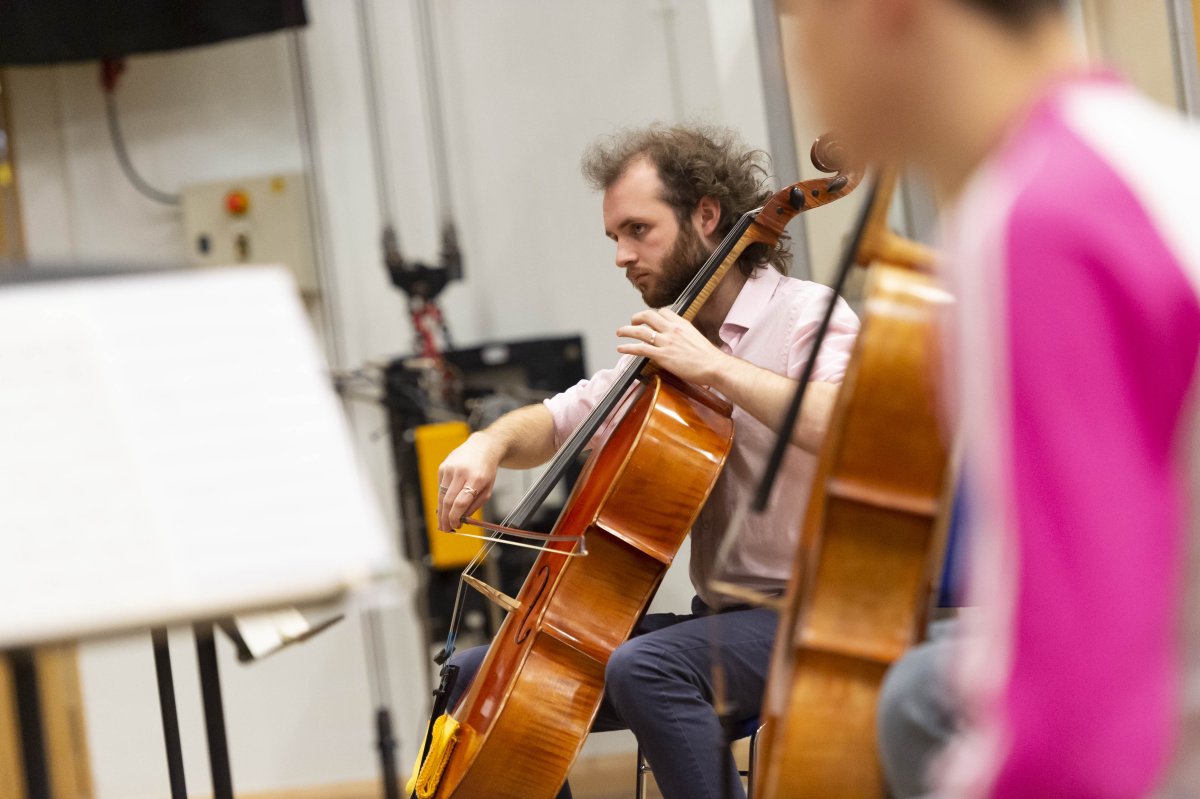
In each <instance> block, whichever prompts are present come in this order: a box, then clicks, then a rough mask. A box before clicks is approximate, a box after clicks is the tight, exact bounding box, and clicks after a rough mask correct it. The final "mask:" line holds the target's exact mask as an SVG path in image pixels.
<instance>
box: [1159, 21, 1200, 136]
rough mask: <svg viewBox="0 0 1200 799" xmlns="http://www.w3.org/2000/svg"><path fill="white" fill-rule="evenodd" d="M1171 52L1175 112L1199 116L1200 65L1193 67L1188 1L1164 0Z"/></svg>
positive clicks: (1193, 44)
mask: <svg viewBox="0 0 1200 799" xmlns="http://www.w3.org/2000/svg"><path fill="white" fill-rule="evenodd" d="M1167 14H1168V21H1169V23H1170V26H1171V52H1172V55H1173V56H1174V62H1175V96H1176V99H1177V102H1178V103H1179V110H1180V111H1183V112H1184V113H1185V114H1187V115H1188V116H1191V117H1200V66H1198V65H1197V54H1196V48H1197V44H1198V42H1197V40H1196V27H1197V24H1198V22H1197V20H1196V19H1195V16H1194V15H1193V13H1192V4H1191V3H1190V2H1189V0H1167Z"/></svg>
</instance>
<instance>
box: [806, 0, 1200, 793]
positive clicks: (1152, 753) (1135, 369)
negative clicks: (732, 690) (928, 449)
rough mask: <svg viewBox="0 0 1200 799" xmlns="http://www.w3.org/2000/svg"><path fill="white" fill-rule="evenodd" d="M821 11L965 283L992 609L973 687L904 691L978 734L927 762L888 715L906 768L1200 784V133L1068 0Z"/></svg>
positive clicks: (1021, 782) (1045, 783)
mask: <svg viewBox="0 0 1200 799" xmlns="http://www.w3.org/2000/svg"><path fill="white" fill-rule="evenodd" d="M798 5H799V7H800V9H801V25H800V30H801V32H800V34H799V35H800V37H801V38H802V40H803V41H801V42H799V43H798V44H799V45H800V49H801V51H802V52H803V53H805V54H807V57H808V61H807V62H806V64H805V69H806V72H807V75H806V77H807V80H808V89H809V90H810V91H811V93H812V96H813V97H814V101H815V103H816V105H817V110H818V112H819V114H820V115H822V116H823V117H824V118H823V119H822V122H823V123H826V124H828V125H830V127H831V128H832V129H835V130H838V131H839V132H840V133H842V134H843V135H844V136H845V137H846V140H847V146H848V147H853V148H857V152H858V154H860V155H862V156H864V157H867V158H869V159H871V160H873V161H876V162H883V161H887V162H892V163H904V164H907V165H909V166H911V167H914V168H915V169H917V170H918V171H920V172H923V173H925V174H926V175H927V176H928V177H930V178H931V179H932V180H933V181H934V183H935V184H936V186H937V188H938V190H939V194H940V199H941V200H942V201H943V202H944V203H945V207H946V213H945V216H944V220H943V236H942V242H941V245H942V248H943V270H944V273H945V276H946V279H947V282H948V283H949V284H950V286H951V288H953V289H954V291H955V293H956V294H957V296H958V309H957V311H956V313H955V318H954V319H953V321H952V322H950V323H949V324H948V325H947V329H946V336H945V338H946V343H947V347H948V349H949V350H950V351H951V352H953V353H954V354H955V357H954V358H953V361H952V363H953V366H952V367H951V369H950V370H949V372H950V373H949V374H948V375H947V377H946V382H947V388H948V392H947V393H948V396H949V397H952V398H954V399H953V400H952V401H951V403H950V404H951V408H952V411H953V414H954V416H955V417H956V418H957V419H958V421H959V422H960V423H961V424H962V430H963V434H964V438H965V442H964V443H965V445H966V472H965V474H966V475H967V479H968V480H969V482H968V484H967V486H966V494H967V497H968V504H969V506H970V509H971V513H970V519H969V529H968V538H969V540H970V542H971V546H972V548H973V554H972V558H971V560H972V564H971V569H970V573H969V583H970V591H971V604H974V605H978V606H979V611H980V617H979V622H978V624H971V625H969V626H970V627H971V628H972V629H971V631H970V632H969V633H968V634H964V635H963V636H962V637H961V639H960V641H959V643H958V646H957V648H956V649H955V652H954V653H955V656H954V657H953V658H952V659H951V660H952V663H953V666H952V669H951V671H953V673H954V679H953V684H954V686H955V689H956V691H955V694H954V695H953V697H952V696H951V695H950V694H948V693H947V691H945V690H941V691H939V690H930V684H929V683H928V682H922V681H921V680H915V681H914V680H909V683H910V685H911V686H912V689H913V690H912V691H911V692H910V693H909V694H908V696H907V697H905V695H904V692H903V691H899V692H897V691H893V692H892V694H891V696H890V698H889V696H888V695H887V693H886V692H885V697H884V704H885V707H883V708H882V710H881V712H882V713H883V714H884V715H886V714H887V713H889V712H890V713H899V714H900V715H901V716H903V715H904V714H905V713H908V714H909V715H910V717H911V719H912V721H913V724H912V728H911V729H912V732H913V734H914V736H918V737H920V736H922V735H924V736H925V737H926V739H927V740H926V744H927V745H928V746H932V745H933V743H935V742H936V739H937V737H938V735H939V734H941V733H944V732H946V731H947V730H948V728H949V727H950V726H956V727H957V728H958V730H957V733H956V735H955V737H954V740H953V742H952V743H951V745H950V746H949V747H948V748H947V749H946V751H944V752H942V753H941V754H939V755H938V756H936V757H929V756H928V755H929V752H928V751H925V752H923V753H922V752H910V756H909V758H908V762H907V763H906V762H904V761H903V760H900V761H897V759H896V758H895V753H896V748H897V746H898V742H897V741H896V740H894V739H893V740H889V737H888V733H891V734H893V735H894V734H895V733H896V732H897V731H898V730H900V729H901V728H902V725H893V726H892V727H890V728H889V727H888V725H886V724H883V725H881V727H883V728H884V732H885V735H884V737H883V740H882V741H881V748H882V750H883V751H882V759H883V761H884V763H885V765H886V766H887V772H888V776H889V779H890V780H891V781H892V784H893V785H894V786H897V782H898V780H897V776H899V777H901V778H902V779H901V780H899V781H900V782H903V781H905V780H907V782H908V783H909V784H908V785H906V786H899V787H897V791H896V792H897V793H898V794H901V795H913V794H914V789H913V788H912V786H911V782H912V780H911V777H912V775H911V774H908V775H904V774H902V773H900V772H903V771H904V769H905V768H906V767H907V768H909V769H912V768H921V767H923V766H925V765H926V764H932V767H931V768H930V769H928V771H927V774H928V775H929V776H928V781H927V782H926V786H925V788H924V790H928V791H929V792H930V794H931V795H940V796H952V797H968V796H990V797H1021V798H1022V799H1026V798H1027V797H1056V799H1070V798H1071V797H1089V799H1097V798H1098V797H1140V796H1148V795H1155V796H1196V795H1200V777H1198V775H1197V774H1196V770H1197V769H1198V768H1200V749H1198V748H1197V746H1196V741H1195V740H1193V736H1194V735H1195V734H1196V733H1195V727H1196V726H1197V725H1196V722H1197V719H1196V718H1195V717H1196V716H1197V710H1196V708H1195V705H1196V704H1197V702H1196V699H1195V696H1196V694H1197V691H1196V690H1195V685H1196V680H1195V675H1196V672H1197V671H1200V670H1197V669H1196V668H1193V666H1194V664H1196V662H1197V659H1196V657H1195V648H1196V646H1197V645H1198V644H1200V628H1198V625H1197V617H1198V615H1200V614H1198V612H1197V610H1198V608H1197V604H1196V602H1195V601H1193V600H1194V597H1193V596H1192V595H1191V592H1192V591H1193V590H1194V588H1195V587H1197V586H1200V583H1198V582H1197V579H1196V578H1197V571H1198V569H1197V557H1196V550H1197V541H1196V539H1195V537H1194V535H1193V533H1192V531H1193V529H1194V520H1195V514H1194V509H1193V508H1191V507H1190V506H1189V499H1190V497H1189V493H1190V492H1189V486H1190V485H1192V486H1194V485H1195V484H1196V483H1195V478H1194V475H1195V474H1196V468H1195V463H1194V461H1195V456H1194V450H1193V447H1192V443H1193V442H1192V439H1191V433H1192V431H1193V430H1194V428H1195V420H1196V418H1197V395H1198V394H1200V392H1198V390H1197V388H1198V387H1197V382H1198V380H1197V372H1198V357H1197V352H1198V349H1200V297H1198V294H1200V223H1198V221H1197V213H1198V212H1200V134H1198V132H1197V130H1196V129H1195V128H1194V127H1191V126H1189V125H1188V124H1186V123H1185V122H1184V121H1183V120H1182V119H1181V118H1180V117H1179V116H1178V115H1177V114H1175V113H1173V112H1172V111H1170V110H1167V109H1164V108H1161V107H1159V106H1157V105H1155V104H1154V103H1152V102H1150V101H1149V100H1147V99H1146V98H1144V97H1142V96H1141V95H1140V94H1138V92H1136V91H1134V90H1133V89H1131V88H1129V87H1128V86H1127V85H1125V84H1124V83H1123V82H1122V81H1121V79H1120V78H1118V77H1116V76H1114V75H1112V74H1108V73H1105V72H1095V71H1089V69H1088V67H1087V66H1086V64H1085V62H1084V59H1083V57H1082V55H1081V51H1080V49H1079V48H1078V46H1077V44H1076V39H1075V36H1074V35H1073V32H1072V30H1071V26H1070V24H1069V20H1068V18H1067V15H1066V13H1065V0H804V1H803V2H801V3H799V4H798ZM1163 46H1166V43H1165V42H1164V43H1163ZM922 654H923V653H922V652H920V651H918V652H917V653H916V657H921V656H922ZM944 664H945V661H944V659H943V661H942V663H941V664H939V665H938V666H937V668H932V669H929V670H928V672H927V674H928V677H927V679H928V680H939V679H942V678H941V677H940V676H939V673H938V672H939V671H943V670H944ZM903 667H904V665H903V664H902V665H901V668H903ZM893 687H894V686H893ZM889 701H890V702H893V703H895V706H893V707H891V708H889V707H887V706H886V705H887V703H888V702H889ZM905 702H907V703H908V704H909V707H908V708H907V709H905V708H904V707H903V705H904V703H905ZM897 707H899V708H900V709H899V710H897ZM948 708H949V709H951V710H952V713H953V716H954V717H955V720H954V723H953V725H948V724H947V714H946V711H947V709H948ZM922 718H924V719H926V720H932V721H933V722H934V724H933V726H930V725H926V726H925V727H924V728H922V723H921V719H922ZM893 720H894V719H893ZM938 724H940V725H942V726H941V733H939V731H938V730H934V729H933V727H934V726H937V725H938ZM931 731H932V733H934V734H932V735H931ZM902 743H903V742H899V744H901V745H902ZM1189 769H1190V770H1191V773H1189Z"/></svg>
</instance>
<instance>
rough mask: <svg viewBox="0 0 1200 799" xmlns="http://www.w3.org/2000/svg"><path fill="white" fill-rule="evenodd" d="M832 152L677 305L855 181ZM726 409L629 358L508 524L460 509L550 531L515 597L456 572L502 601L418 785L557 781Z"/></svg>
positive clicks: (692, 302) (455, 793)
mask: <svg viewBox="0 0 1200 799" xmlns="http://www.w3.org/2000/svg"><path fill="white" fill-rule="evenodd" d="M841 152H842V151H841V148H840V146H838V145H837V143H836V142H833V141H831V140H829V139H827V138H823V139H818V141H817V143H816V144H815V145H814V146H813V161H814V163H815V164H816V165H817V166H818V168H821V169H822V171H824V172H835V171H836V172H838V174H837V175H835V176H833V177H825V178H817V179H814V180H808V181H803V182H800V183H797V184H794V185H792V186H789V187H788V188H786V189H783V190H782V191H779V192H777V193H776V194H774V195H773V196H772V197H771V198H770V199H769V200H768V201H767V203H766V204H765V205H764V206H763V207H762V208H760V209H755V210H753V211H749V212H747V213H746V214H744V215H743V216H742V217H741V218H740V219H739V220H738V221H737V223H736V224H735V225H734V227H733V229H732V230H731V231H730V232H729V234H728V235H727V236H726V237H725V240H724V241H722V242H721V244H720V245H719V246H718V248H717V250H716V251H715V252H714V253H713V254H712V256H710V257H709V258H708V260H707V261H706V262H705V263H704V265H703V266H702V267H701V268H700V270H699V271H698V273H697V274H696V276H695V278H694V279H693V280H692V281H691V283H689V285H688V287H687V288H686V289H685V290H684V292H683V294H682V295H681V296H680V298H679V299H678V301H677V302H676V303H675V305H674V306H673V310H675V312H676V313H679V314H680V315H681V316H683V317H684V318H685V319H688V320H691V319H692V318H694V317H695V315H696V314H697V313H698V312H699V311H700V309H701V308H702V307H703V304H704V303H705V301H706V300H707V299H708V297H709V296H710V295H711V293H712V292H713V290H714V289H715V288H716V286H717V285H718V284H719V283H720V281H721V280H722V279H723V278H724V277H725V275H726V274H727V273H728V271H729V270H730V269H731V268H732V267H733V266H734V264H735V263H736V262H737V261H738V259H739V258H740V257H741V256H742V255H743V254H744V253H746V251H747V248H749V247H752V246H760V247H762V248H764V249H765V248H770V247H775V246H776V245H777V244H778V242H779V240H780V238H781V237H782V236H783V233H784V229H785V228H786V226H787V223H788V222H789V221H790V220H791V219H792V218H793V217H794V216H795V215H796V214H798V213H800V212H801V211H805V210H809V209H812V208H816V207H819V206H821V205H825V204H826V203H829V202H832V201H834V200H837V199H840V198H841V197H844V196H846V195H847V194H849V193H850V192H851V191H853V190H854V188H855V187H856V186H857V185H858V183H859V181H860V180H861V179H862V172H861V171H858V170H849V171H843V170H842V169H841V166H842V164H841V163H840V156H841ZM731 411H732V408H731V406H730V405H729V404H728V402H726V401H725V400H724V399H723V398H721V397H719V396H718V395H716V394H713V393H711V392H709V391H708V390H707V389H705V388H702V387H699V386H695V385H692V384H689V383H686V382H684V381H681V380H679V379H678V378H676V377H674V376H673V375H671V374H669V373H666V372H664V371H661V370H659V369H657V368H655V367H654V366H653V365H652V364H650V363H649V361H648V359H646V358H635V359H632V360H630V361H629V362H628V363H627V365H626V366H625V367H624V368H623V369H622V372H621V374H620V377H619V378H618V379H617V381H616V383H615V384H614V386H613V388H612V389H611V390H610V391H609V392H608V393H607V394H606V395H605V397H604V398H603V400H602V401H601V402H600V403H599V404H598V405H597V406H596V408H595V409H594V410H593V411H592V412H591V413H590V414H589V415H588V417H587V418H586V419H585V420H584V421H583V422H582V423H581V425H580V426H579V428H578V429H577V430H575V432H573V433H572V434H571V436H570V437H569V438H568V439H567V441H566V442H564V444H563V446H562V447H561V448H560V449H559V451H558V453H556V455H555V456H554V458H553V459H552V460H551V462H550V465H549V468H548V470H547V472H546V474H545V476H543V477H542V478H541V479H540V480H539V481H538V482H537V483H536V484H535V485H534V486H533V487H532V488H531V489H530V491H529V492H528V493H527V494H526V496H525V497H524V498H523V499H522V500H521V502H520V504H519V505H518V506H517V508H516V509H515V510H514V511H513V513H512V514H510V515H509V517H508V518H507V519H505V521H504V523H503V524H502V525H489V524H486V523H480V522H478V521H477V520H473V519H464V520H463V522H464V523H465V524H468V525H474V526H480V527H484V528H485V529H488V530H491V531H492V535H493V541H496V540H497V539H500V538H503V537H509V536H511V537H518V538H524V539H526V540H541V541H542V542H543V546H542V547H539V548H540V549H541V553H540V554H539V556H538V558H537V560H536V561H535V562H534V565H533V567H532V569H531V570H530V573H529V575H528V576H527V578H526V580H525V583H524V585H523V586H522V588H521V590H520V592H519V593H518V594H517V596H516V597H515V598H514V597H508V596H505V595H504V594H503V593H501V592H500V591H498V590H497V589H495V588H491V587H489V586H486V585H483V584H481V583H480V582H479V581H478V580H476V579H475V578H474V577H473V576H471V575H470V572H471V571H473V567H474V565H476V564H472V566H471V567H468V570H467V572H464V578H463V583H462V584H460V597H461V591H462V588H463V586H464V585H469V586H471V587H474V588H477V589H479V590H482V591H483V592H484V593H485V594H487V595H488V596H489V597H491V598H492V599H494V600H496V601H497V602H499V603H500V604H501V606H502V607H503V608H504V609H505V610H506V611H507V616H506V618H505V620H504V622H503V623H502V625H501V626H500V629H499V631H498V632H497V634H496V637H495V639H494V640H493V642H492V644H491V646H490V648H489V650H488V653H487V656H486V658H485V660H484V661H483V664H482V666H481V667H480V670H479V672H478V674H477V676H476V678H475V680H474V682H473V683H472V685H471V687H470V689H469V690H468V691H467V693H466V694H465V695H464V696H463V697H462V699H461V700H460V702H459V704H458V706H457V707H456V708H453V709H450V712H448V713H443V712H442V711H443V710H445V697H446V695H447V694H448V692H449V686H448V682H449V681H451V680H453V679H454V678H455V674H454V672H453V667H452V666H450V665H446V666H444V667H443V670H442V678H443V679H442V684H441V685H440V686H439V688H438V690H437V691H436V692H435V703H434V712H433V719H432V720H431V724H430V727H429V729H428V730H427V733H426V738H425V746H424V747H423V751H422V753H421V756H420V758H419V769H418V770H417V771H416V773H415V774H414V777H413V779H412V780H411V781H410V783H409V787H408V792H409V793H410V794H411V795H412V796H414V797H418V799H549V797H552V796H554V794H555V793H556V792H557V791H558V790H559V788H560V787H561V786H562V784H563V782H564V781H565V780H566V778H567V774H568V772H569V771H570V768H571V765H572V763H573V762H574V760H575V758H576V756H577V755H578V753H579V750H580V748H581V747H582V746H583V742H584V740H585V738H586V737H587V733H588V730H589V729H590V727H591V725H592V721H593V719H594V718H595V715H596V713H597V711H598V710H599V707H600V701H601V699H602V696H603V690H604V669H605V665H606V664H607V662H608V659H609V656H610V655H611V653H612V651H613V650H614V649H616V647H617V646H619V645H620V644H621V643H623V642H624V641H625V640H626V639H627V638H628V636H629V634H630V633H631V632H632V630H633V628H634V626H635V625H636V624H637V622H638V621H639V620H640V619H641V617H642V615H643V614H644V613H645V610H646V607H647V606H648V604H649V602H650V599H651V598H652V597H653V595H654V593H655V591H656V590H657V588H658V585H659V583H660V582H661V580H662V577H663V575H664V574H665V572H666V570H667V568H668V567H669V566H670V564H671V562H672V560H673V559H674V556H675V553H676V551H677V550H678V548H679V547H680V545H681V544H682V543H683V540H684V538H685V537H686V535H687V533H688V530H689V528H690V527H691V524H692V522H693V520H694V519H695V518H696V516H697V514H698V513H699V511H700V509H701V508H702V506H703V505H704V502H705V501H706V499H707V497H708V494H709V492H710V491H711V489H712V487H713V485H714V484H715V483H716V480H717V477H718V476H719V475H720V472H721V468H722V466H723V465H724V461H725V457H726V455H727V453H728V452H729V448H730V446H731V444H732V440H733V422H732V420H731V418H730V413H731ZM608 422H611V428H610V429H611V432H610V434H609V436H608V439H607V441H606V442H605V443H604V444H603V445H602V446H601V447H600V448H598V449H597V450H595V451H594V452H593V453H592V454H591V456H590V457H589V459H588V461H587V463H586V464H585V466H584V470H583V472H582V474H581V475H580V478H579V480H578V482H577V483H576V486H575V488H574V490H573V492H572V494H571V496H570V498H569V499H568V501H567V504H566V506H565V508H564V510H563V512H562V514H561V515H560V517H559V519H558V521H557V522H556V524H555V526H554V529H553V530H552V532H551V533H550V534H549V535H547V536H540V535H539V534H535V533H529V532H526V531H524V530H521V529H520V528H521V527H522V525H524V524H525V523H526V520H527V519H528V518H529V517H530V516H531V515H532V513H533V511H534V510H536V508H537V506H538V505H539V504H540V503H541V502H542V501H543V500H544V499H545V497H546V496H547V495H548V494H549V492H550V490H551V489H552V488H553V486H554V484H555V483H556V482H557V480H558V478H559V477H560V476H561V475H562V473H563V471H565V469H566V467H567V466H568V465H569V464H571V463H572V462H573V461H574V460H575V458H576V457H577V456H578V455H579V454H580V453H581V452H582V451H583V449H584V448H585V447H586V446H587V445H588V443H589V442H590V441H591V439H592V437H593V436H594V435H595V433H596V432H597V430H599V429H600V427H601V426H602V425H603V424H605V423H608ZM526 545H527V546H528V544H526ZM489 546H491V544H489ZM484 555H486V549H485V551H484V552H482V553H481V556H480V557H483V556H484ZM460 609H461V602H459V603H458V607H457V608H456V611H455V617H454V618H453V619H452V626H451V632H450V636H449V637H448V639H447V646H446V648H445V649H444V650H443V652H442V653H441V655H439V660H440V661H442V662H444V661H445V659H446V658H447V657H448V656H449V654H450V653H451V652H452V651H453V646H454V636H455V628H456V625H457V621H458V613H459V611H460Z"/></svg>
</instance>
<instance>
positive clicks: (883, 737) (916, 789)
mask: <svg viewBox="0 0 1200 799" xmlns="http://www.w3.org/2000/svg"><path fill="white" fill-rule="evenodd" d="M947 646H948V644H947V643H945V642H931V643H927V644H924V645H922V646H919V647H917V648H915V649H912V650H910V651H909V653H908V654H907V655H905V656H904V657H902V658H901V659H900V660H898V661H897V662H896V663H895V664H894V665H893V666H892V668H891V669H890V670H889V671H888V673H887V676H886V677H885V678H884V681H883V685H882V687H881V689H880V694H879V709H878V719H877V723H878V734H879V749H880V752H879V754H880V759H881V760H882V762H883V767H884V772H885V773H886V774H887V777H888V783H889V786H890V787H891V789H892V792H893V794H894V795H896V796H898V797H908V796H917V795H921V794H923V793H924V792H925V790H926V786H925V771H926V769H927V767H928V765H929V763H930V761H931V760H932V759H933V758H934V757H936V755H937V753H938V752H939V751H940V750H941V749H942V747H943V746H945V744H946V743H947V742H948V741H949V739H950V737H951V736H952V735H953V733H954V710H953V698H952V694H951V690H950V686H949V685H948V682H947V680H946V676H945V674H944V673H943V667H944V662H945V656H946V650H947Z"/></svg>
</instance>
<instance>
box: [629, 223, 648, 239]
mask: <svg viewBox="0 0 1200 799" xmlns="http://www.w3.org/2000/svg"><path fill="white" fill-rule="evenodd" d="M631 229H632V230H633V235H635V236H640V235H642V234H643V233H645V232H646V226H645V225H643V224H642V223H641V222H638V223H637V224H635V225H634V226H633V227H632V228H631Z"/></svg>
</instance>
